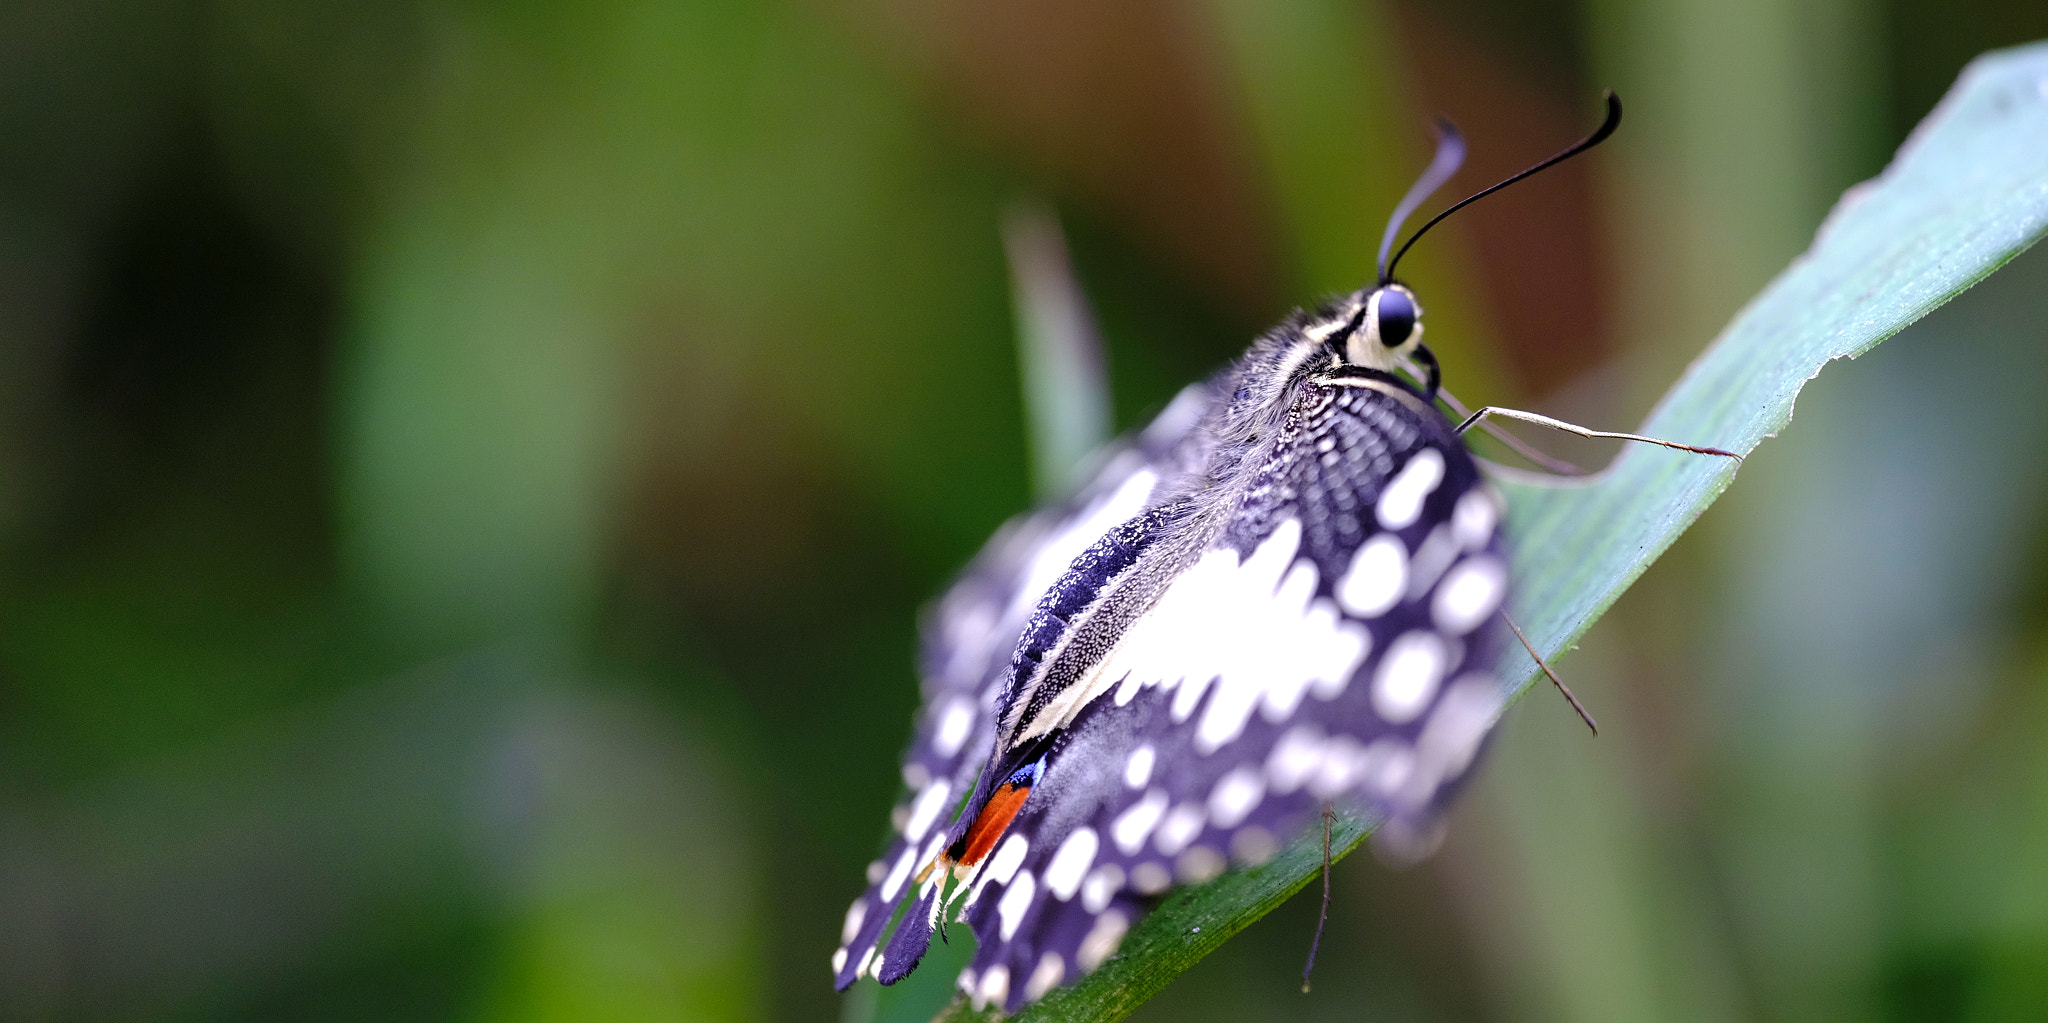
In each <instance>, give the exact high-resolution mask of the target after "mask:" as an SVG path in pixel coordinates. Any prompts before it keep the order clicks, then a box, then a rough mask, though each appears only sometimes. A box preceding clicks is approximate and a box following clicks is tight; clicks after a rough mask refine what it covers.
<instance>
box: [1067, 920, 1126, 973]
mask: <svg viewBox="0 0 2048 1023" xmlns="http://www.w3.org/2000/svg"><path fill="white" fill-rule="evenodd" d="M1130 927H1131V922H1130V920H1128V919H1126V918H1125V917H1124V915H1123V914H1122V913H1120V912H1117V911H1116V910H1113V909H1112V910H1110V911H1108V912H1106V913H1104V914H1102V915H1101V916H1098V917H1096V918H1095V926H1094V927H1091V928H1089V929H1088V936H1087V937H1085V938H1082V939H1081V947H1080V948H1079V949H1077V950H1076V951H1075V952H1074V959H1075V961H1077V962H1079V963H1080V964H1081V969H1082V970H1084V971H1086V972H1089V973H1093V972H1094V971H1095V968H1096V967H1098V966H1101V965H1102V964H1103V962H1104V961H1105V960H1107V959H1108V958H1109V957H1110V956H1113V955H1115V954H1116V947H1117V946H1118V945H1121V944H1123V940H1124V932H1125V931H1127V930H1129V929H1130Z"/></svg>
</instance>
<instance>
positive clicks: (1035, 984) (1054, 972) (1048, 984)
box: [1024, 952, 1067, 1002]
mask: <svg viewBox="0 0 2048 1023" xmlns="http://www.w3.org/2000/svg"><path fill="white" fill-rule="evenodd" d="M1066 976H1067V963H1066V960H1064V959H1061V958H1060V954H1059V953H1058V952H1047V953H1046V954H1045V955H1043V956H1040V957H1039V959H1038V968H1037V969H1035V970H1032V971H1031V980H1030V981H1029V982H1028V983H1026V984H1025V985H1024V999H1025V1000H1026V1001H1030V1002H1035V1001H1038V1000H1039V999H1041V998H1044V997H1045V993H1046V992H1047V991H1051V990H1052V989H1053V988H1056V987H1058V986H1059V985H1060V981H1062V980H1064V979H1066Z"/></svg>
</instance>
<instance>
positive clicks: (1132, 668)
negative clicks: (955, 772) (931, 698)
mask: <svg viewBox="0 0 2048 1023" xmlns="http://www.w3.org/2000/svg"><path fill="white" fill-rule="evenodd" d="M1286 407H1287V409H1288V411H1287V414H1286V416H1285V418H1284V421H1282V422H1281V423H1280V424H1279V427H1278V430H1277V432H1276V433H1275V434H1274V435H1273V436H1271V437H1267V438H1264V439H1263V440H1261V441H1260V442H1259V443H1258V444H1257V445H1256V446H1254V447H1253V448H1252V449H1251V450H1250V452H1249V453H1248V456H1247V457H1248V460H1247V465H1246V470H1245V474H1244V475H1243V476H1242V477H1241V478H1238V479H1236V480H1235V481H1225V482H1227V483H1228V485H1224V484H1223V483H1219V486H1218V489H1219V490H1221V491H1225V492H1226V493H1225V494H1224V496H1223V497H1221V498H1220V500H1222V501H1225V502H1227V505H1226V506H1224V507H1221V508H1214V507H1212V508H1208V509H1207V512H1206V513H1207V515H1208V516H1209V517H1210V518H1212V519H1214V520H1215V524H1214V525H1213V526H1211V527H1208V528H1207V531H1206V532H1205V533H1203V534H1202V535H1203V536H1205V537H1206V542H1205V543H1204V544H1203V545H1202V546H1201V548H1200V549H1199V551H1197V552H1195V553H1193V554H1191V555H1176V553H1175V552H1174V551H1173V550H1172V542H1170V541H1160V542H1159V543H1158V544H1157V545H1156V546H1157V547H1158V550H1159V554H1158V557H1160V558H1175V557H1178V559H1179V560H1178V562H1177V563H1176V564H1174V565H1173V566H1172V570H1171V573H1170V579H1169V580H1167V581H1165V582H1164V583H1163V584H1161V583H1160V582H1158V580H1157V573H1152V574H1149V575H1148V573H1147V572H1146V571H1144V570H1143V569H1142V568H1140V569H1134V570H1132V571H1130V572H1129V573H1128V574H1126V575H1122V576H1119V577H1118V578H1117V579H1114V580H1109V581H1106V582H1104V583H1102V584H1101V587H1100V588H1101V591H1102V592H1101V594H1100V596H1099V599H1098V606H1099V607H1101V608H1102V609H1103V610H1102V612H1101V614H1100V615H1098V616H1097V617H1096V618H1095V619H1094V621H1109V620H1113V619H1118V618H1119V617H1120V618H1121V622H1122V623H1121V624H1119V625H1117V626H1116V635H1115V636H1114V638H1113V640H1108V641H1104V640H1101V639H1100V638H1099V636H1098V637H1097V638H1096V639H1094V640H1085V641H1084V639H1076V640H1074V641H1073V646H1072V648H1071V649H1066V650H1065V652H1066V653H1069V654H1073V656H1078V657H1085V658H1087V659H1088V663H1087V664H1086V665H1085V666H1084V667H1083V668H1081V669H1079V670H1074V671H1069V672H1068V674H1067V675H1066V676H1060V680H1061V681H1060V684H1057V685H1051V684H1049V695H1048V693H1047V692H1040V693H1038V694H1036V695H1032V696H1029V697H1028V698H1027V697H1026V696H1023V695H1019V696H1017V697H1016V698H1015V699H1013V700H1012V701H1011V702H1012V704H1013V705H1015V706H1017V707H1019V708H1020V710H1019V711H1018V712H1017V713H1016V714H1015V715H1013V718H1014V720H1012V721H1010V722H1008V723H1007V724H1006V726H1005V727H1004V728H1003V729H1002V730H1001V731H1000V734H1001V736H1002V740H1003V742H1004V743H1006V744H1007V745H1009V746H1010V747H1012V748H1014V749H1016V750H1020V751H1027V752H1025V753H1024V755H1027V756H1032V757H1037V756H1043V774H1042V776H1041V777H1040V778H1039V779H1038V782H1037V785H1036V787H1035V788H1034V789H1033V790H1032V792H1031V796H1030V798H1029V800H1028V801H1027V802H1026V803H1025V804H1024V807H1023V809H1022V811H1021V812H1020V813H1019V814H1018V816H1017V817H1016V819H1015V821H1014V822H1013V823H1012V824H1011V825H1010V827H1009V829H1008V832H1007V834H1006V835H1005V836H1004V838H1003V839H1002V842H1001V844H1000V845H998V846H997V848H996V850H995V852H994V854H993V855H991V856H989V857H988V859H987V860H986V861H985V864H984V865H983V866H982V867H981V868H980V869H979V870H978V871H977V872H976V873H975V874H974V875H973V876H972V877H971V878H970V879H969V881H968V884H969V885H970V887H969V888H968V889H967V893H966V894H965V895H964V896H963V897H962V898H961V901H960V903H959V905H960V906H961V907H962V914H963V916H964V918H965V919H966V920H967V922H968V923H970V924H971V925H972V927H973V929H974V933H975V937H976V940H977V949H976V953H975V957H974V960H973V962H972V964H971V965H970V966H969V967H968V969H967V970H966V971H964V972H963V973H962V975H961V977H960V986H961V988H962V989H963V990H964V991H966V992H967V993H968V994H969V995H970V996H971V997H972V998H973V999H974V1000H975V1002H976V1003H977V1004H983V1005H988V1004H992V1005H998V1006H1001V1007H1002V1008H1004V1009H1005V1010H1015V1009H1017V1008H1018V1007H1020V1006H1022V1005H1023V1004H1025V1003H1026V1002H1029V1001H1032V1000H1035V999H1037V998H1038V997H1040V996H1042V995H1043V994H1044V993H1045V992H1047V991H1049V990H1051V989H1052V988H1054V987H1056V986H1058V985H1061V984H1064V983H1068V982H1071V981H1072V980H1074V979H1076V978H1078V977H1080V976H1081V975H1083V974H1085V973H1087V972H1089V971H1091V970H1093V969H1094V968H1095V967H1096V966H1098V965H1100V964H1101V962H1102V961H1103V960H1104V959H1105V958H1107V957H1108V956H1110V955H1111V954H1113V953H1114V951H1115V949H1116V947H1117V945H1118V943H1119V942H1120V941H1121V939H1122V937H1123V935H1124V933H1125V931H1126V930H1127V929H1128V928H1129V927H1130V926H1131V925H1132V924H1133V923H1135V922H1136V921H1137V919H1138V918H1139V917H1140V916H1142V915H1143V913H1144V912H1145V910H1146V908H1147V906H1148V903H1149V897H1150V896H1153V895H1156V894H1158V893H1160V892H1163V891H1165V890H1166V889H1167V888H1169V887H1171V886H1172V885H1174V884H1192V883H1199V882H1202V881H1206V880H1209V879H1210V878H1213V877H1215V876H1216V875H1217V874H1219V873H1221V872H1222V871H1223V870H1224V869H1225V867H1226V866H1228V865H1229V864H1230V863H1231V862H1239V863H1258V862H1262V861H1263V860H1265V859H1266V858H1268V857H1270V856H1271V855H1272V854H1273V853H1274V852H1275V851H1276V850H1277V849H1278V848H1279V846H1280V844H1281V843H1282V842H1285V841H1287V840H1289V839H1291V838H1293V837H1294V836H1295V835H1297V834H1299V833H1301V832H1302V831H1303V829H1304V828H1305V827H1306V826H1307V825H1308V824H1309V823H1310V822H1311V821H1313V820H1314V819H1315V818H1316V817H1317V815H1318V814H1319V812H1320V808H1321V807H1322V805H1323V804H1324V803H1325V802H1326V801H1332V800H1342V801H1348V802H1350V803H1352V804H1353V805H1357V806H1361V807H1363V808H1365V809H1366V810H1368V811H1369V812H1371V813H1373V814H1375V815H1377V816H1378V817H1380V818H1381V820H1382V821H1383V824H1382V828H1381V834H1382V835H1383V836H1388V837H1393V838H1397V839H1400V838H1406V839H1408V840H1409V841H1411V843H1412V842H1414V841H1416V836H1421V835H1426V834H1427V833H1428V832H1429V831H1430V830H1431V827H1432V824H1433V823H1434V821H1435V820H1436V818H1437V815H1438V813H1439V811H1440V810H1441V808H1442V806H1443V804H1444V803H1445V801H1446V800H1447V799H1448V797H1449V795H1450V794H1451V793H1452V791H1453V790H1454V789H1455V788H1456V787H1457V786H1458V784H1459V783H1460V781H1461V780H1462V779H1463V777H1464V776H1465V774H1466V772H1467V770H1468V768H1469V767H1470V765H1471V764H1472V762H1473V760H1474V758H1475V757H1476V756H1477V754H1478V752H1479V750H1480V748H1481V746H1482V745H1483V744H1484V741H1485V738H1486V736H1487V734H1488V733H1489V731H1490V730H1491V728H1492V725H1493V723H1494V721H1495V720H1496V718H1497V717H1498V715H1499V712H1500V708H1501V706H1502V690H1501V687H1500V684H1499V682H1498V680H1497V678H1496V674H1495V668H1496V662H1497V661H1498V659H1499V657H1500V654H1501V651H1502V630H1501V629H1500V623H1499V620H1498V616H1497V615H1496V614H1495V612H1496V611H1497V610H1498V609H1499V607H1500V605H1501V602H1502V600H1503V599H1504V598H1505V596H1506V590H1507V582H1508V572H1507V558H1506V555H1505V552H1504V550H1503V548H1502V546H1501V543H1500V539H1499V536H1498V530H1497V526H1498V523H1499V519H1500V513H1501V505H1500V502H1499V499H1498V497H1497V496H1496V495H1495V494H1494V493H1493V491H1492V490H1491V489H1490V488H1489V487H1487V486H1486V485H1485V483H1484V482H1483V481H1482V480H1481V478H1480V476H1479V473H1478V470H1477V468H1476V466H1475V465H1474V464H1473V461H1472V459H1471V457H1470V456H1469V455H1468V454H1467V453H1466V451H1465V449H1464V447H1463V446H1462V445H1461V443H1460V442H1459V440H1458V439H1457V437H1456V436H1455V435H1453V434H1452V433H1451V430H1450V428H1449V426H1448V425H1447V424H1446V423H1445V422H1444V420H1443V419H1442V417H1441V416H1440V415H1438V414H1437V413H1436V412H1435V411H1434V410H1432V409H1430V408H1429V407H1428V406H1427V405H1425V404H1424V403H1423V402H1422V400H1421V399H1420V398H1418V397H1416V396H1415V395H1414V394H1413V393H1412V392H1411V391H1410V390H1408V389H1407V388H1406V387H1404V386H1402V385H1400V384H1399V383H1396V382H1394V381H1392V380H1391V379H1390V378H1385V377H1384V376H1382V375H1377V374H1370V373H1345V372H1342V371H1339V372H1336V373H1333V374H1331V375H1328V376H1309V377H1306V378H1304V379H1303V380H1302V381H1301V382H1300V383H1299V384H1298V386H1297V387H1296V389H1295V391H1294V393H1293V397H1292V401H1291V403H1290V404H1289V405H1287V406H1286ZM1186 500H1188V501H1189V503H1190V507H1189V511H1188V515H1187V519H1186V525H1185V527H1184V528H1185V529H1186V530H1189V531H1194V530H1202V529H1204V526H1203V525H1202V523H1203V521H1204V508H1203V506H1202V501H1203V500H1204V498H1202V497H1201V496H1200V495H1195V496H1191V497H1186ZM1109 542H1110V541H1109V540H1108V539H1105V541H1104V543H1105V544H1107V543H1109ZM1147 556H1148V557H1150V556H1152V555H1151V554H1150V553H1149V552H1148V554H1147ZM1078 569H1079V565H1078V564H1077V571H1078ZM1063 584H1064V583H1063ZM1125 587H1132V588H1136V590H1135V592H1136V593H1139V594H1142V596H1130V595H1127V594H1128V593H1129V592H1131V591H1127V590H1126V589H1125ZM1059 588H1060V586H1058V585H1056V586H1055V587H1054V589H1055V590H1056V591H1057V590H1058V589H1059ZM1119 601H1142V603H1141V606H1140V607H1138V608H1137V609H1136V610H1135V613H1132V614H1127V615H1122V616H1117V615H1113V614H1111V612H1112V611H1115V610H1116V605H1117V603H1118V602H1119ZM1063 617H1066V616H1063ZM1072 617H1073V620H1074V621H1075V622H1076V623H1078V624H1077V625H1076V626H1075V627H1074V628H1075V629H1076V630H1077V632H1078V631H1084V630H1086V629H1088V628H1090V627H1092V626H1091V620H1090V619H1088V618H1085V617H1084V616H1081V615H1075V616H1072ZM1047 649H1048V650H1055V651H1058V650H1061V648H1059V647H1058V646H1057V644H1052V645H1048V646H1047ZM1075 650H1079V651H1081V652H1080V653H1074V651H1075ZM1090 651H1094V652H1090ZM1055 656H1057V655H1056V654H1048V658H1049V660H1048V663H1052V661H1051V660H1050V658H1053V657H1055ZM1020 664H1021V662H1020ZM1012 670H1013V671H1017V670H1018V669H1017V668H1015V667H1013V669H1012ZM1056 674H1057V673H1056V672H1054V671H1051V670H1047V671H1045V672H1044V673H1043V676H1044V677H1046V678H1054V677H1055V675H1056ZM1019 677H1020V678H1021V677H1022V676H1021V674H1020V676H1019ZM1018 688H1019V690H1020V692H1021V690H1023V688H1024V686H1023V684H1022V683H1020V684H1019V686H1018ZM1034 736H1035V737H1036V738H1034ZM1034 741H1036V742H1039V743H1041V744H1042V745H1041V746H1036V747H1034V746H1032V745H1031V743H1032V742H1034ZM1041 749H1043V750H1046V752H1043V753H1040V752H1038V751H1039V750H1041ZM927 887H931V886H927ZM936 905H938V904H937V903H931V904H929V905H925V906H921V907H920V908H923V909H926V910H927V911H931V910H932V908H933V907H934V906H936ZM932 915H934V916H935V913H933V914H932ZM925 922H926V921H912V920H910V919H909V918H906V920H905V923H904V925H903V926H904V927H913V926H920V925H922V924H923V923H925ZM920 951H921V946H920Z"/></svg>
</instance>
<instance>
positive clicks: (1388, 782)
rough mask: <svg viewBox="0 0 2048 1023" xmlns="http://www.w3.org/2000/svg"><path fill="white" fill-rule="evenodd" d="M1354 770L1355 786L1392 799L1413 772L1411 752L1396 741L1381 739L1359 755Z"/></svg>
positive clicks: (1413, 762)
mask: <svg viewBox="0 0 2048 1023" xmlns="http://www.w3.org/2000/svg"><path fill="white" fill-rule="evenodd" d="M1357 767H1358V780H1359V784H1361V785H1363V786H1365V787H1366V788H1367V789H1368V790H1370V791H1372V792H1374V793H1376V794H1378V795H1381V796H1393V795H1396V794H1398V793H1399V792H1400V791H1401V787H1402V786H1403V785H1405V784H1407V782H1408V779H1409V778H1410V777H1411V776H1412V775H1413V774H1414V773H1415V751H1414V750H1411V749H1409V748H1408V744H1407V743H1405V742H1402V741H1401V740H1399V739H1393V738H1387V737H1381V738H1378V739H1374V740H1373V741H1372V743H1371V744H1370V745H1368V746H1366V747H1365V749H1364V750H1362V751H1360V752H1359V754H1358V759H1357Z"/></svg>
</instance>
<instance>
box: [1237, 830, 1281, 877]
mask: <svg viewBox="0 0 2048 1023" xmlns="http://www.w3.org/2000/svg"><path fill="white" fill-rule="evenodd" d="M1279 851H1280V841H1279V839H1276V838H1274V837H1273V833H1272V832H1270V831H1267V830H1266V829H1265V828H1262V827H1259V826H1258V825H1256V824H1254V825H1251V826H1250V827H1243V828H1239V829H1237V833H1236V834H1234V835H1231V836H1230V855H1232V856H1235V857H1237V859H1238V862H1240V863H1247V864H1250V865H1252V866H1255V867H1256V866H1258V865H1259V864H1261V863H1264V862H1266V861H1267V860H1270V859H1272V858H1273V854H1274V853H1277V852H1279Z"/></svg>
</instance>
